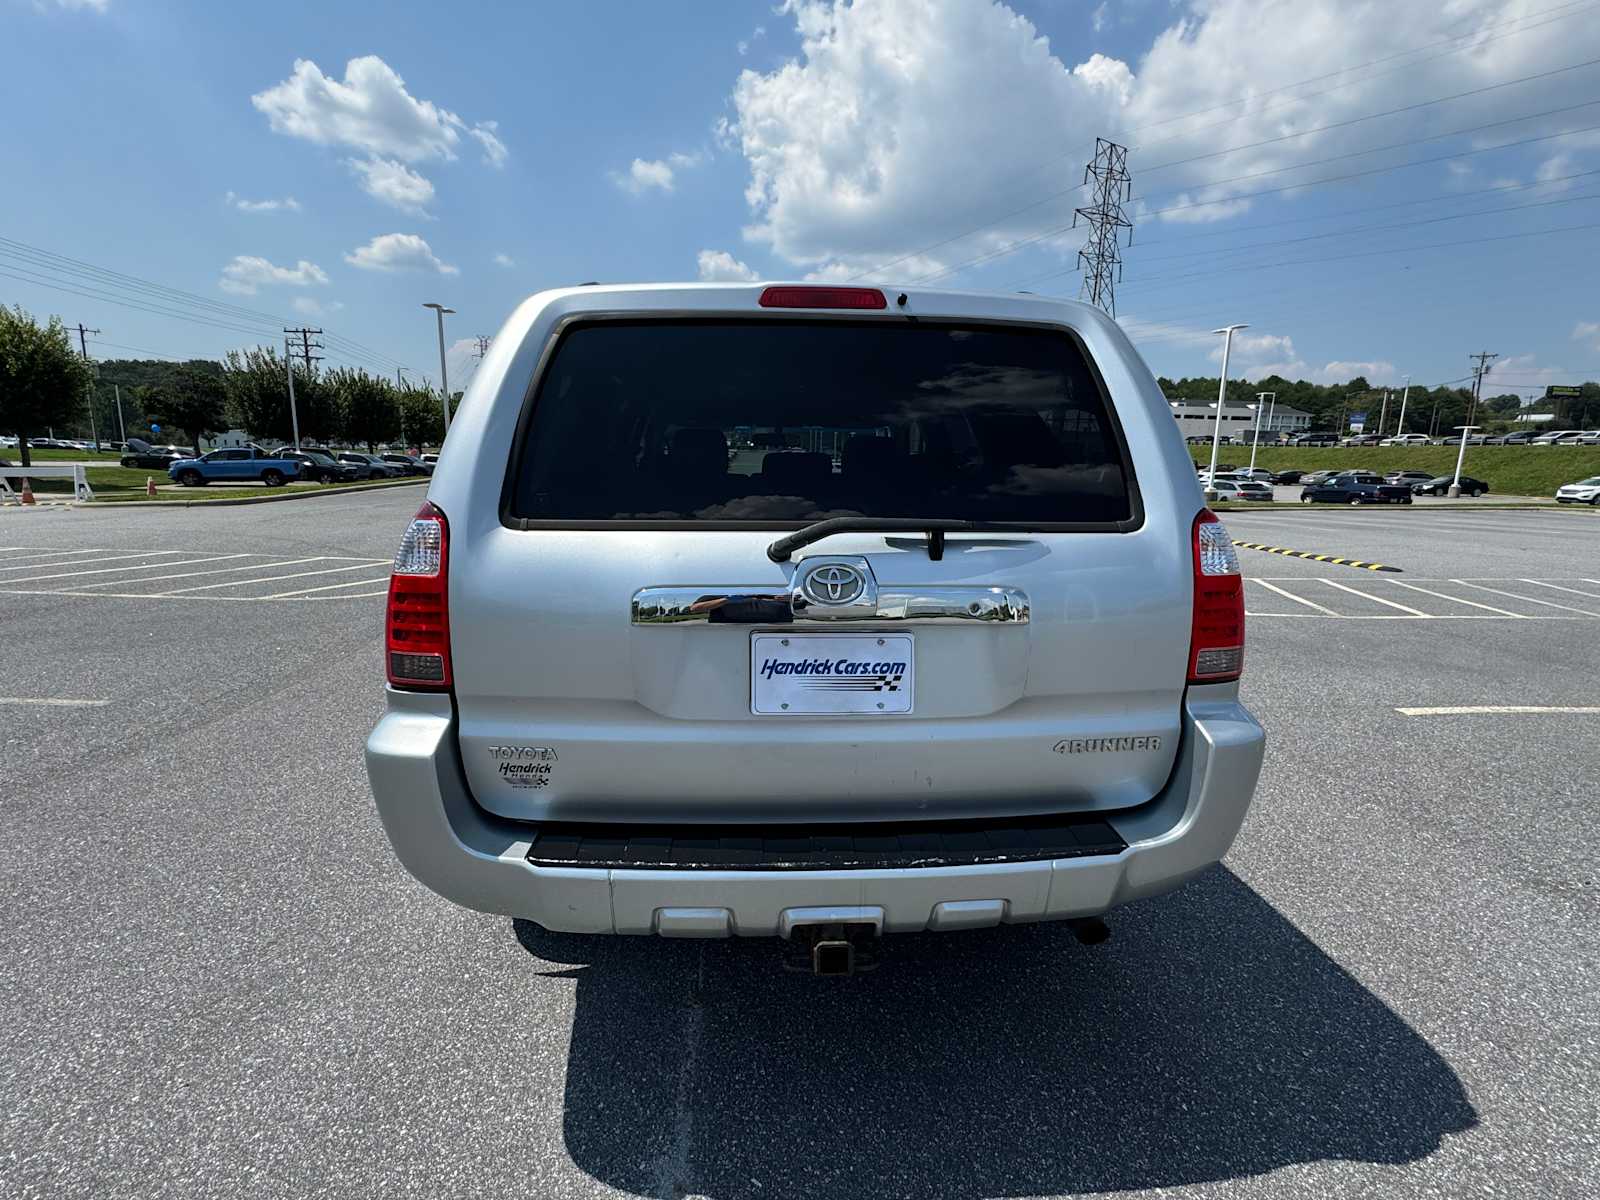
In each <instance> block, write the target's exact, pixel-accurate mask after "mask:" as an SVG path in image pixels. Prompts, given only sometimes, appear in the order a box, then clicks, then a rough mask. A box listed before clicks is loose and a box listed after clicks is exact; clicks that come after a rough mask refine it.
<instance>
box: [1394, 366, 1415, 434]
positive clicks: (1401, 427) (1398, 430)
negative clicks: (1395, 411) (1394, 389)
mask: <svg viewBox="0 0 1600 1200" xmlns="http://www.w3.org/2000/svg"><path fill="white" fill-rule="evenodd" d="M1410 398H1411V376H1409V375H1407V376H1406V390H1405V391H1403V392H1401V393H1400V423H1399V424H1398V425H1396V426H1395V427H1394V435H1395V437H1399V436H1400V435H1401V434H1402V433H1404V432H1405V431H1406V401H1407V400H1409V399H1410Z"/></svg>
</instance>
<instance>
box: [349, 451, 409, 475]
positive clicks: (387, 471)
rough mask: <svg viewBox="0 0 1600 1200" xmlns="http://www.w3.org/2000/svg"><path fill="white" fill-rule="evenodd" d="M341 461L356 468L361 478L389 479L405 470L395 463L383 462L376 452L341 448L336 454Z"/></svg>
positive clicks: (403, 472)
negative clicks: (368, 452) (364, 452)
mask: <svg viewBox="0 0 1600 1200" xmlns="http://www.w3.org/2000/svg"><path fill="white" fill-rule="evenodd" d="M336 457H337V458H338V460H339V461H340V462H342V463H349V464H350V465H351V466H353V467H355V468H356V473H357V475H358V476H359V477H360V478H362V479H391V478H393V477H394V476H396V475H403V474H405V471H404V470H403V469H402V468H401V467H400V466H399V465H398V464H396V463H389V462H384V461H383V459H381V458H379V457H378V456H377V455H376V454H363V453H361V452H360V451H359V450H341V451H340V452H339V454H338V455H337V456H336Z"/></svg>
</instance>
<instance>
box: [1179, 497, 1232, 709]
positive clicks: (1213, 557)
mask: <svg viewBox="0 0 1600 1200" xmlns="http://www.w3.org/2000/svg"><path fill="white" fill-rule="evenodd" d="M1243 671H1244V579H1243V578H1242V577H1241V576H1240V574H1239V555H1238V553H1237V552H1236V551H1235V550H1234V548H1233V539H1232V538H1231V537H1229V536H1228V531H1227V529H1226V528H1225V527H1224V526H1223V524H1222V522H1221V521H1219V520H1217V514H1216V513H1214V512H1212V511H1211V510H1210V509H1205V510H1204V511H1202V512H1201V513H1200V515H1199V516H1198V517H1196V518H1195V519H1194V619H1193V622H1192V624H1191V626H1190V631H1189V682H1190V683H1227V682H1228V681H1229V680H1233V679H1237V678H1239V676H1240V675H1241V674H1242V673H1243Z"/></svg>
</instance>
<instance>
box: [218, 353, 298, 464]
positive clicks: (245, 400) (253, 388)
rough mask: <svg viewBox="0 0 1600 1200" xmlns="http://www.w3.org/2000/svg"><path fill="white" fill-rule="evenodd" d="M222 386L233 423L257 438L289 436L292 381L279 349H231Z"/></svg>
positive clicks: (282, 437)
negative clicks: (288, 377) (290, 384)
mask: <svg viewBox="0 0 1600 1200" xmlns="http://www.w3.org/2000/svg"><path fill="white" fill-rule="evenodd" d="M222 386H223V391H224V393H225V394H226V396H227V405H228V419H229V421H230V423H231V424H233V425H235V426H237V427H238V428H240V429H246V430H249V432H250V433H251V434H252V435H253V436H255V437H257V438H268V439H277V440H279V441H283V440H287V439H288V437H289V436H290V424H289V385H288V380H287V376H286V375H285V373H284V369H283V358H282V357H281V356H280V355H279V354H278V352H277V350H276V349H274V348H272V347H270V346H265V347H263V346H255V347H253V348H251V349H249V350H230V351H228V354H227V357H226V358H224V359H223V361H222Z"/></svg>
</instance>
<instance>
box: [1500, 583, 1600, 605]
mask: <svg viewBox="0 0 1600 1200" xmlns="http://www.w3.org/2000/svg"><path fill="white" fill-rule="evenodd" d="M1519 582H1521V583H1531V584H1533V586H1534V587H1542V588H1551V589H1553V590H1554V591H1557V592H1571V593H1572V594H1573V595H1574V596H1588V597H1590V598H1592V599H1595V600H1600V592H1585V591H1580V590H1579V589H1578V588H1569V587H1562V586H1561V585H1560V584H1559V583H1546V582H1545V581H1544V580H1542V579H1523V580H1520V581H1519Z"/></svg>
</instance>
